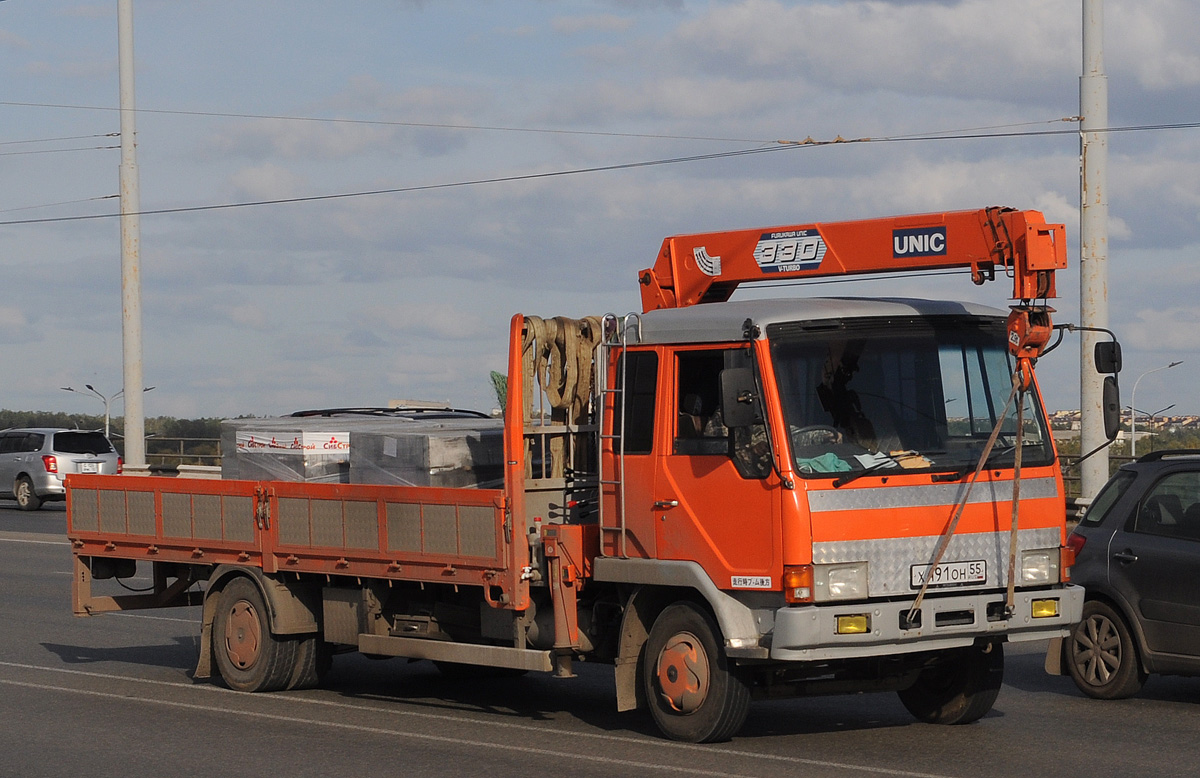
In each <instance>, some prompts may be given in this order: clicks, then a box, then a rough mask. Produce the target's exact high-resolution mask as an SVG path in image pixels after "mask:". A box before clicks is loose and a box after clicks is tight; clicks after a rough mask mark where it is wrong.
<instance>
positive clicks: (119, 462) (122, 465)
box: [117, 457, 125, 475]
mask: <svg viewBox="0 0 1200 778" xmlns="http://www.w3.org/2000/svg"><path fill="white" fill-rule="evenodd" d="M124 469H125V460H124V459H122V458H121V457H117V475H120V474H121V471H123V470H124Z"/></svg>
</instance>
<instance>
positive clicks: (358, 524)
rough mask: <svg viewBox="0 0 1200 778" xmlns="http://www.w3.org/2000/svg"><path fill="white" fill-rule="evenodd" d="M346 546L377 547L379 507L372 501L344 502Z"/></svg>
mask: <svg viewBox="0 0 1200 778" xmlns="http://www.w3.org/2000/svg"><path fill="white" fill-rule="evenodd" d="M345 508H346V548H372V549H373V548H379V507H378V505H377V504H376V503H374V502H363V501H354V502H347V503H345Z"/></svg>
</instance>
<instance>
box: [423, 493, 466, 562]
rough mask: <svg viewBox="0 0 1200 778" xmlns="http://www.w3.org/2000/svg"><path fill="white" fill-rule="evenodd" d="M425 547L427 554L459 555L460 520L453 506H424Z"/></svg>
mask: <svg viewBox="0 0 1200 778" xmlns="http://www.w3.org/2000/svg"><path fill="white" fill-rule="evenodd" d="M421 515H422V518H423V519H424V522H423V523H424V529H425V533H424V535H425V547H424V548H423V549H422V550H423V551H424V552H425V553H427V554H457V553H458V520H457V517H456V516H455V510H454V506H453V505H423V506H421Z"/></svg>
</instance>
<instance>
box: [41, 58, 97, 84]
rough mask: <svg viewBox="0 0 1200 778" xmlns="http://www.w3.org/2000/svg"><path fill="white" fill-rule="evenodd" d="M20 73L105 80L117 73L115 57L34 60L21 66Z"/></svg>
mask: <svg viewBox="0 0 1200 778" xmlns="http://www.w3.org/2000/svg"><path fill="white" fill-rule="evenodd" d="M21 71H22V72H23V73H24V74H25V75H27V76H50V77H53V78H71V79H74V78H78V79H92V80H106V79H108V78H109V77H111V76H112V75H114V74H115V73H116V72H117V60H116V58H115V57H113V58H111V59H108V58H105V59H96V60H75V61H61V62H50V61H48V60H35V61H33V62H29V63H26V64H25V65H24V66H22V68H21Z"/></svg>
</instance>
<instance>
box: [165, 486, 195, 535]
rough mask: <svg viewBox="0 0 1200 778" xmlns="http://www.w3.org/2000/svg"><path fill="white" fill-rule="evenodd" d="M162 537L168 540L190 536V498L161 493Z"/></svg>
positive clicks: (188, 496)
mask: <svg viewBox="0 0 1200 778" xmlns="http://www.w3.org/2000/svg"><path fill="white" fill-rule="evenodd" d="M162 513H163V535H165V536H166V537H169V538H190V537H191V536H192V496H191V495H190V494H170V493H167V492H164V493H163V496H162Z"/></svg>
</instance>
